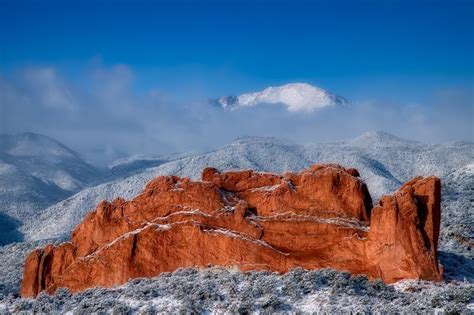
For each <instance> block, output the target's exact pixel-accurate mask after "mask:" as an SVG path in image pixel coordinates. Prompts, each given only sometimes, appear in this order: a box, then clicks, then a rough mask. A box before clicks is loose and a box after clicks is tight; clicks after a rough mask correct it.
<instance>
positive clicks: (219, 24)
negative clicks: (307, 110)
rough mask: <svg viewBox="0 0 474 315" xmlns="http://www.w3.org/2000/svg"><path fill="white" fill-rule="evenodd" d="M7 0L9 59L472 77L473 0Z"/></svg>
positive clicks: (160, 71) (205, 89)
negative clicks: (303, 0) (163, 0)
mask: <svg viewBox="0 0 474 315" xmlns="http://www.w3.org/2000/svg"><path fill="white" fill-rule="evenodd" d="M0 3H1V8H2V10H1V12H2V13H0V17H1V18H0V34H1V42H2V51H1V68H3V69H4V71H11V70H13V69H17V68H21V67H26V66H38V65H48V66H55V67H57V68H58V69H60V70H61V71H62V73H64V74H65V75H67V76H69V77H70V78H71V79H74V78H76V79H80V76H81V73H82V72H81V70H82V69H84V67H86V66H87V65H88V64H90V63H91V62H94V61H96V60H100V62H101V64H103V65H115V64H125V65H127V66H129V67H130V68H131V69H132V70H133V71H134V76H135V78H136V80H134V88H136V89H138V90H140V89H143V90H146V89H149V88H152V87H160V88H162V89H165V90H167V91H170V92H173V93H183V91H182V89H186V90H188V93H191V94H192V93H193V92H192V91H194V92H195V93H197V94H211V95H210V96H217V95H220V94H228V93H241V92H244V91H251V90H255V89H260V88H262V87H265V86H267V85H271V84H280V83H285V82H291V81H306V82H310V83H313V84H316V85H321V86H323V87H325V88H328V89H330V90H333V91H335V92H338V93H339V94H342V95H344V96H346V97H350V98H351V97H352V98H356V99H358V98H371V97H379V96H381V95H383V96H384V97H386V98H395V99H397V98H400V99H402V100H404V101H418V100H419V99H421V98H423V97H426V96H427V95H429V93H432V91H433V90H436V89H442V88H465V89H466V88H472V86H473V82H474V62H473V56H474V49H473V47H474V43H473V42H474V40H473V29H474V24H473V23H474V22H473V21H474V1H457V0H454V1H428V0H425V1H393V0H392V1H306V2H301V1H300V2H298V1H247V2H242V1H214V2H211V1H167V2H162V1H134V2H132V1H92V2H86V1H21V0H20V1H18V0H16V1H5V0H2V1H0ZM77 77H79V78H77ZM381 92H383V93H381ZM200 96H201V95H200Z"/></svg>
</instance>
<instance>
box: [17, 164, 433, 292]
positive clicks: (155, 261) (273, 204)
mask: <svg viewBox="0 0 474 315" xmlns="http://www.w3.org/2000/svg"><path fill="white" fill-rule="evenodd" d="M358 177H359V173H358V172H357V170H355V169H344V168H343V167H341V166H339V165H313V166H312V167H311V168H310V169H308V170H304V171H303V172H301V173H299V174H294V173H286V174H284V175H275V174H269V173H260V172H253V171H235V172H222V173H221V172H219V171H217V170H216V169H213V168H207V169H205V170H204V171H203V178H202V181H200V182H193V181H191V180H189V179H187V178H179V177H176V176H166V177H158V178H156V179H155V180H153V181H151V182H150V183H148V185H147V186H146V188H145V190H144V191H143V193H142V194H140V195H139V196H137V197H136V198H134V199H133V200H131V201H125V200H123V199H116V200H114V201H113V202H111V203H109V202H106V201H103V202H101V203H99V205H98V206H97V208H96V209H95V211H92V212H90V213H89V214H88V215H87V216H86V218H85V219H84V220H83V221H82V222H81V223H80V224H79V225H78V226H77V227H76V228H75V230H74V231H73V232H72V238H71V242H68V243H63V244H61V245H59V246H53V245H48V246H46V247H45V248H44V249H36V250H35V251H33V252H32V253H31V254H30V255H29V256H28V257H27V258H26V262H25V269H24V277H23V283H22V288H21V295H22V296H25V297H32V296H36V295H37V294H38V293H39V292H40V291H42V290H46V291H47V292H49V293H53V292H55V290H56V289H57V288H60V287H67V288H69V289H70V290H71V291H72V292H78V291H81V290H84V289H86V288H90V287H94V286H103V287H110V286H114V285H118V284H122V283H125V282H127V281H128V280H130V279H133V278H136V277H151V276H156V275H158V274H160V273H161V272H165V271H173V270H175V269H177V268H180V267H206V266H209V265H221V266H237V267H239V268H240V269H242V270H254V269H270V270H274V271H278V272H286V271H287V270H289V269H291V268H294V267H303V268H307V269H315V268H324V267H330V268H334V269H338V270H346V271H350V272H352V273H355V274H366V275H368V276H369V277H370V278H382V279H383V280H384V281H385V282H387V283H390V282H394V281H397V280H400V279H407V278H421V279H427V280H440V279H441V275H442V269H441V268H440V265H438V263H437V259H436V249H437V240H438V236H439V226H440V181H439V179H438V178H435V177H429V178H424V179H423V178H420V177H419V178H415V179H413V180H411V181H410V182H408V183H406V184H405V185H403V186H402V187H401V188H400V189H399V190H398V191H397V192H396V193H395V195H394V196H385V197H383V198H382V199H381V201H380V203H379V204H378V205H377V206H375V207H372V202H371V198H370V195H369V192H368V190H367V187H366V185H365V184H364V183H363V182H362V181H361V180H360V179H359V178H358Z"/></svg>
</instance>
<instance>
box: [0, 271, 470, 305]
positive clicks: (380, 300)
mask: <svg viewBox="0 0 474 315" xmlns="http://www.w3.org/2000/svg"><path fill="white" fill-rule="evenodd" d="M473 294H474V287H473V286H472V284H470V283H464V282H459V283H449V284H436V283H431V282H425V281H404V282H403V283H397V284H395V285H384V284H383V283H382V282H381V281H368V280H367V278H365V277H363V276H351V275H350V274H348V273H342V272H336V271H333V270H329V269H323V270H312V271H306V270H302V269H293V270H291V271H290V272H288V273H286V274H284V275H279V274H277V273H270V272H240V271H238V270H235V269H230V268H227V269H226V268H207V269H202V270H195V269H180V270H177V271H175V272H173V273H164V274H162V275H161V276H159V277H156V278H148V279H146V278H142V279H134V280H131V281H130V282H129V283H127V284H126V285H123V286H120V287H115V288H110V289H103V288H97V289H90V290H87V291H85V292H82V293H79V294H75V295H71V294H70V293H69V292H68V291H67V290H65V289H60V290H59V291H58V292H57V294H56V295H55V296H48V295H46V294H40V296H39V297H38V298H37V299H17V298H15V297H13V296H12V295H10V296H6V297H3V298H2V297H0V313H15V312H22V311H23V312H36V313H52V312H55V313H68V314H73V313H74V314H91V313H106V312H107V313H109V314H119V313H120V314H123V313H125V314H127V313H136V314H143V313H146V314H149V313H151V314H155V313H178V312H180V313H187V314H194V313H198V314H200V313H208V314H234V313H262V314H263V313H265V314H269V313H270V314H273V313H280V314H281V313H286V314H288V313H303V314H312V313H314V312H320V313H329V314H334V313H341V312H343V313H356V312H357V313H372V312H384V313H395V312H396V313H407V314H413V313H433V312H439V313H441V312H451V313H465V314H469V313H470V312H472V311H473V304H472V297H473Z"/></svg>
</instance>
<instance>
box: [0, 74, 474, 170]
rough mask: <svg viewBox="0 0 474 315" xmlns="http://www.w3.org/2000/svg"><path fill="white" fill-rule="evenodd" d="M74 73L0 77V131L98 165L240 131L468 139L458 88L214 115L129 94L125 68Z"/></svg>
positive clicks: (202, 145)
mask: <svg viewBox="0 0 474 315" xmlns="http://www.w3.org/2000/svg"><path fill="white" fill-rule="evenodd" d="M81 76H83V77H82V78H83V81H82V82H85V83H84V84H80V85H79V84H77V83H72V82H70V81H67V80H66V79H65V78H64V77H63V76H61V75H60V73H59V72H58V71H57V70H56V69H54V68H50V67H47V68H39V67H37V68H29V69H24V70H22V71H18V72H15V73H9V74H8V75H7V76H3V77H2V76H0V95H1V97H2V99H1V101H2V104H1V106H0V107H1V108H0V115H1V116H2V117H1V118H0V132H1V133H5V132H8V133H16V132H23V131H32V132H38V133H43V134H46V135H48V136H51V137H53V138H56V139H58V140H60V141H62V142H63V143H65V144H66V145H68V146H70V147H72V148H73V149H76V150H78V151H79V152H82V153H84V154H85V155H86V156H87V157H89V158H90V159H92V160H94V161H98V162H108V161H110V160H111V159H114V158H117V157H120V156H122V155H128V154H147V153H155V154H160V153H171V152H178V151H199V150H207V149H211V148H213V147H216V146H219V145H222V144H225V143H227V142H229V141H231V140H232V139H234V138H236V137H238V136H242V135H261V136H278V137H285V138H290V139H294V140H296V141H300V142H319V141H329V140H336V139H342V138H350V137H355V136H357V135H359V134H360V133H362V132H365V131H370V130H384V131H387V132H390V133H393V134H395V135H399V136H402V137H406V138H410V139H417V140H422V141H428V142H442V141H449V140H457V139H471V140H472V139H473V138H474V135H473V130H472V118H473V99H472V95H470V94H469V93H466V92H463V91H456V90H450V91H448V92H447V91H443V92H440V93H437V94H436V95H434V97H433V99H431V100H426V103H423V104H409V105H404V104H395V103H391V104H388V103H382V102H377V101H371V102H363V103H356V104H353V105H352V106H351V107H350V108H327V109H323V110H320V111H316V112H313V113H289V112H288V111H287V109H286V108H284V107H283V106H282V107H279V106H258V107H254V108H245V109H242V110H239V111H223V110H221V108H218V107H215V106H210V105H208V104H206V103H205V102H203V100H196V102H194V103H192V102H182V101H177V99H180V98H179V97H177V98H172V97H170V96H169V95H167V94H166V93H165V92H164V91H162V90H160V89H159V88H156V89H151V90H149V91H146V92H144V93H137V92H135V91H134V89H133V83H134V78H135V75H134V73H133V72H132V71H131V69H129V68H128V67H127V66H125V65H118V66H114V67H110V68H106V67H103V66H101V65H96V66H95V67H94V68H93V69H92V71H87V72H86V73H85V74H81ZM176 84H177V85H178V84H179V82H176ZM182 93H186V91H182Z"/></svg>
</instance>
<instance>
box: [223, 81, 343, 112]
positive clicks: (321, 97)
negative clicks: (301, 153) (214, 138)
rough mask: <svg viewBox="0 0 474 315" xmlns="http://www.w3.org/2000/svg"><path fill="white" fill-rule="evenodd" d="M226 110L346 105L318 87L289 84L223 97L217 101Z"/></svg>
mask: <svg viewBox="0 0 474 315" xmlns="http://www.w3.org/2000/svg"><path fill="white" fill-rule="evenodd" d="M215 103H216V104H217V105H220V106H222V107H223V108H224V109H231V110H232V109H237V108H243V107H253V106H257V105H259V104H282V105H284V106H286V107H287V109H288V111H292V112H297V111H313V110H315V109H319V108H324V107H329V106H336V105H346V104H347V103H348V102H347V100H346V99H344V98H343V97H340V96H337V95H335V94H333V93H331V92H328V91H326V90H324V89H322V88H319V87H317V86H312V85H310V84H307V83H289V84H285V85H282V86H271V87H268V88H266V89H264V90H263V91H260V92H252V93H246V94H242V95H240V96H223V97H221V98H219V99H217V100H215Z"/></svg>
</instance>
